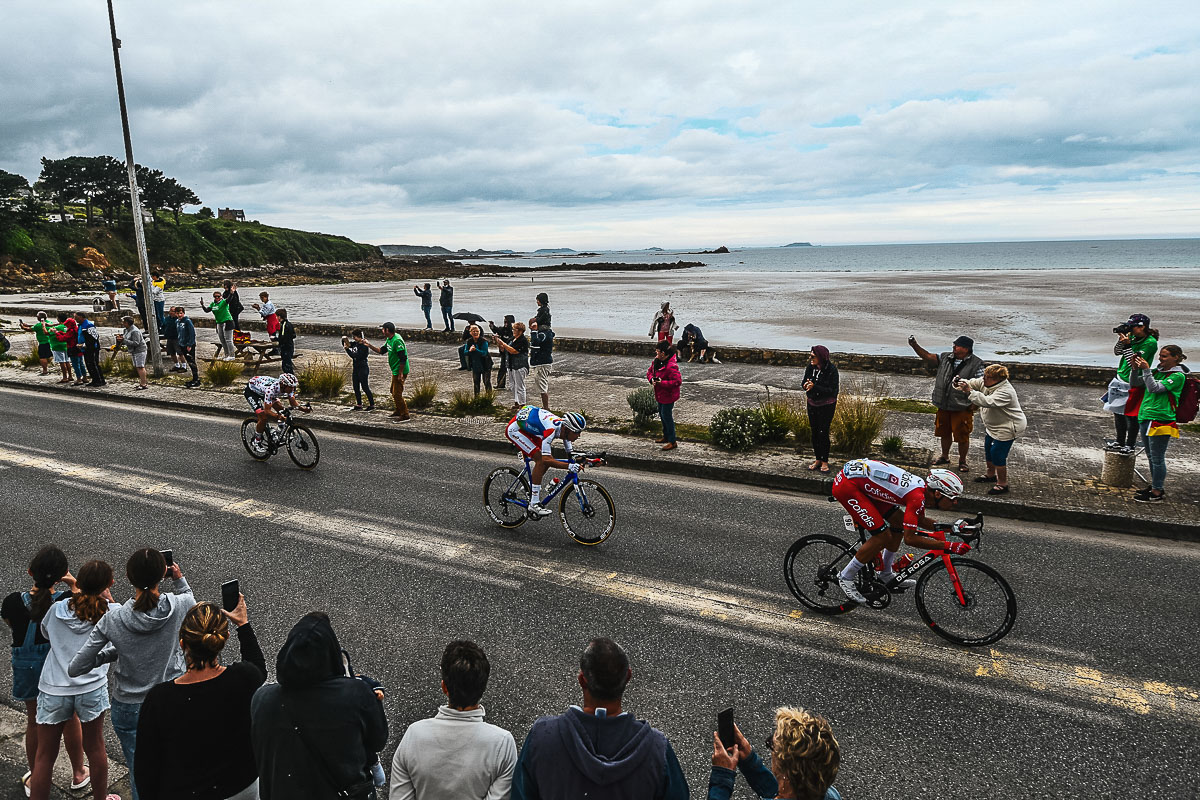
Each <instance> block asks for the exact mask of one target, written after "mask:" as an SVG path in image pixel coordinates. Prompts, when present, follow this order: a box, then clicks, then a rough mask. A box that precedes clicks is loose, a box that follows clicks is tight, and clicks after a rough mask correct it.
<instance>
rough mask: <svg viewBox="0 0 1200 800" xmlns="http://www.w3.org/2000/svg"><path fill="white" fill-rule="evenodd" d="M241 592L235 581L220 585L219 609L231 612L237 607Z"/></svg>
mask: <svg viewBox="0 0 1200 800" xmlns="http://www.w3.org/2000/svg"><path fill="white" fill-rule="evenodd" d="M241 594H242V591H241V589H240V588H239V587H238V582H237V581H235V580H234V581H226V582H225V583H222V584H221V608H223V609H225V610H226V611H233V610H234V609H235V608H237V606H238V600H239V599H240V598H241Z"/></svg>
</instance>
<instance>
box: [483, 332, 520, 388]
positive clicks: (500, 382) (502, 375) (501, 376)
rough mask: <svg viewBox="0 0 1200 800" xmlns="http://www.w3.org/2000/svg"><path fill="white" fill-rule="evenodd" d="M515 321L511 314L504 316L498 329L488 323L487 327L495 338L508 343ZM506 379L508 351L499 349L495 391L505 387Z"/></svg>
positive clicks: (510, 339) (511, 336)
mask: <svg viewBox="0 0 1200 800" xmlns="http://www.w3.org/2000/svg"><path fill="white" fill-rule="evenodd" d="M516 321H517V318H516V317H514V316H513V315H512V314H505V315H504V324H503V325H501V326H500V327H499V328H497V327H496V325H495V323H493V322H490V321H489V322H488V327H489V328H491V329H492V333H493V334H494V335H495V336H499V337H500V341H502V342H505V343H508V342H511V341H512V338H513V325H514V324H515V323H516ZM493 338H494V337H493ZM507 377H508V351H506V350H504V349H503V348H501V349H500V369H499V371H498V372H497V373H496V388H497V389H503V388H504V387H505V385H506V380H505V379H506V378H507Z"/></svg>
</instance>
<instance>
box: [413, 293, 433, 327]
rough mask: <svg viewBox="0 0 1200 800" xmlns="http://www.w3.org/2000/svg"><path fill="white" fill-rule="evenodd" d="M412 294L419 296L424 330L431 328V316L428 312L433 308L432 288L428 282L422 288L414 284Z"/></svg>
mask: <svg viewBox="0 0 1200 800" xmlns="http://www.w3.org/2000/svg"><path fill="white" fill-rule="evenodd" d="M413 294H415V295H416V296H417V297H419V298H421V310H422V311H424V312H425V330H427V331H431V330H433V318H432V317H431V316H430V313H429V312H430V311H432V310H433V289H430V288H429V284H428V283H427V284H425V288H424V289H422V288H421V287H419V286H414V287H413Z"/></svg>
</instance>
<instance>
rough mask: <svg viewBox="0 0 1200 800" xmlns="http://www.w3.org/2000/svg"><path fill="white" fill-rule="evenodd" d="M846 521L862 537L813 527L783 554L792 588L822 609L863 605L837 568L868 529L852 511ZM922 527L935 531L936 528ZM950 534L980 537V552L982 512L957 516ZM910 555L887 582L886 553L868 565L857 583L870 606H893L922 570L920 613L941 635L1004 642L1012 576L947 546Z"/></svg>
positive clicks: (1013, 610) (1013, 612) (917, 594)
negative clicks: (844, 586)
mask: <svg viewBox="0 0 1200 800" xmlns="http://www.w3.org/2000/svg"><path fill="white" fill-rule="evenodd" d="M843 521H844V524H845V527H846V530H847V531H849V532H852V533H857V534H858V542H857V543H855V544H851V543H849V542H847V541H846V540H845V539H843V538H842V537H840V536H831V535H828V534H824V533H815V534H813V535H811V536H805V537H804V538H802V539H799V540H797V541H796V543H795V544H793V545H792V546H791V547H790V548H789V549H788V551H787V555H786V556H784V559H783V577H784V579H785V580H787V585H788V588H789V589H790V590H791V591H792V594H793V595H795V596H796V599H797V600H799V601H800V602H801V603H803V604H804V605H805V606H807V607H808V608H811V609H812V610H813V611H818V612H820V613H822V614H831V615H832V614H844V613H846V612H848V611H853V610H854V609H855V608H857V607H858V603H856V602H854V601H853V600H851V599H850V598H848V597H847V596H846V595H845V593H844V592H843V591H842V590H841V587H840V586H838V574H839V573H840V572H841V571H842V569H843V568H844V567H845V566H846V564H847V563H848V562H849V561H850V559H851V558H852V557H853V556H854V554H855V553H856V552H858V548H859V547H861V546H862V545H863V544H864V543H865V542H866V541H867V538H868V537H867V531H866V529H864V528H862V527H860V526H859V525H857V524H856V523H855V520H854V518H853V517H851V516H850V515H849V514H847V515H845V517H843ZM917 533H918V534H920V535H923V536H930V535H932V534H931V532H930V531H922V530H918V531H917ZM947 533H948V534H949V535H952V536H955V537H956V538H959V539H962V540H963V541H964V542H967V543H974V547H975V549H976V551H978V550H979V549H980V546H981V544H982V542H983V514H977V515H976V516H975V519H974V520H973V521H967V520H958V521H957V522H955V523H954V524H953V525H951V526H950V530H949V531H948V532H947ZM906 561H907V562H908V563H897V564H896V565H894V566H895V568H896V577H895V579H894V580H893V581H891V582H889V583H888V584H886V585H885V584H884V583H883V581H881V580H879V579H878V578H877V577H876V575H877V573H878V572H879V570H880V569H881V568H882V566H883V562H882V560H881V559H879V558H876V559H875V563H871V564H864V565H863V567H862V569H861V570H859V572H858V577H857V578H856V586H857V588H858V590H859V591H860V592H861V593H862V595H863V597H864V598H866V601H867V605H868V606H870V607H871V608H876V609H882V608H887V607H888V605H889V604H890V603H891V601H892V594H893V593H896V592H902V591H904V588H903V581H905V580H906V579H908V578H911V577H912V576H914V575H917V574H918V573H919V574H920V577H919V578H917V585H916V587H915V589H914V590H913V599H914V600H915V601H916V604H917V613H919V614H920V615H921V619H923V620H924V621H925V624H926V625H928V626H929V627H930V628H931V629H933V632H934V633H936V634H937V635H938V636H941V637H942V638H943V639H946V640H948V641H951V642H954V643H955V644H960V645H965V646H967V647H982V646H983V645H989V644H994V643H995V642H998V641H1000V640H1001V639H1003V638H1004V637H1005V636H1006V635H1007V634H1008V632H1009V631H1010V630H1012V626H1013V623H1014V622H1016V619H1017V598H1016V595H1014V594H1013V590H1012V588H1010V587H1009V585H1008V581H1006V580H1004V578H1003V576H1001V575H1000V573H999V572H997V571H996V570H994V569H993V568H992V567H989V566H988V565H987V564H984V563H983V562H981V561H977V560H975V559H973V558H964V557H963V556H952V555H949V554H947V553H945V552H944V551H941V550H930V551H928V552H926V553H925V554H924V555H921V556H917V557H912V556H908V557H906Z"/></svg>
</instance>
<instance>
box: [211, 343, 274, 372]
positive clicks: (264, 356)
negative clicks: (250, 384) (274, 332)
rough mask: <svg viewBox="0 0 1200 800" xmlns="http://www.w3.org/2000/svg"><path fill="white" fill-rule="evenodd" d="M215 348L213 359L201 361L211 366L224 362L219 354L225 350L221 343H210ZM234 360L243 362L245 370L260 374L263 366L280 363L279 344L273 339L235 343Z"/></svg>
mask: <svg viewBox="0 0 1200 800" xmlns="http://www.w3.org/2000/svg"><path fill="white" fill-rule="evenodd" d="M209 344H211V345H212V346H213V348H214V349H213V354H212V357H211V358H202V359H200V360H201V361H204V362H207V363H209V364H211V363H213V362H214V361H222V360H224V359H223V358H219V357H218V356H217V353H220V352H222V350H223V349H224V348H223V347H222V346H221V343H220V342H209ZM233 349H234V359H235V360H237V361H241V362H242V367H243V369H244V368H245V367H254V374H255V375H257V374H258V370H259V369H260V368H261V367H262V365H263V364H269V363H271V362H272V361H279V360H280V358H279V342H276V341H274V340H273V339H251V340H250V341H248V342H241V343H238V342H234V344H233ZM272 351H274V352H272Z"/></svg>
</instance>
